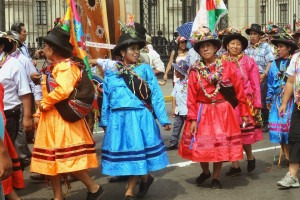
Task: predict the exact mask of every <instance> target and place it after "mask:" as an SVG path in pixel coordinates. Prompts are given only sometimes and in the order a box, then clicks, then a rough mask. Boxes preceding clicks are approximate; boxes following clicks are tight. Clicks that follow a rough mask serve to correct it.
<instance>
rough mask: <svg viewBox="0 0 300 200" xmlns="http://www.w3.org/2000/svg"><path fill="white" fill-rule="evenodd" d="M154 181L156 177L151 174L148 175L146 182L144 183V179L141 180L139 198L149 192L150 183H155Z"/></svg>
mask: <svg viewBox="0 0 300 200" xmlns="http://www.w3.org/2000/svg"><path fill="white" fill-rule="evenodd" d="M153 181H154V177H153V176H151V175H150V174H149V175H148V178H147V182H146V183H144V182H143V181H141V183H140V188H139V192H138V194H137V197H138V198H143V197H144V196H145V195H146V194H147V192H148V189H149V187H150V185H151V184H152V183H153Z"/></svg>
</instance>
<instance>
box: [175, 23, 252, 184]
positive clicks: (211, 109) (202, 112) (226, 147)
mask: <svg viewBox="0 0 300 200" xmlns="http://www.w3.org/2000/svg"><path fill="white" fill-rule="evenodd" d="M191 41H192V42H193V43H195V44H194V49H195V50H196V51H197V52H199V54H200V56H201V57H202V60H201V61H200V62H198V63H197V65H195V66H194V68H192V70H191V72H190V74H189V81H188V93H187V94H188V98H187V107H188V114H187V120H188V121H187V123H186V126H185V129H184V130H185V131H184V132H183V135H182V139H181V142H180V147H179V155H180V156H182V157H183V158H185V159H189V160H192V161H194V162H200V165H201V168H202V173H201V174H200V176H199V177H197V178H196V184H197V185H202V184H203V183H204V182H205V181H206V180H207V179H209V178H210V177H211V176H212V182H211V184H212V188H214V189H220V188H222V185H221V183H220V173H221V168H222V163H223V162H224V161H230V162H233V161H238V160H241V159H242V158H243V148H242V141H241V129H240V125H239V121H238V119H237V117H236V114H235V112H234V108H233V105H232V104H231V103H230V102H229V99H228V96H227V97H225V94H224V93H223V94H221V90H220V88H221V87H222V88H223V91H224V89H225V90H226V91H228V89H230V86H233V87H234V91H235V93H236V95H233V97H234V98H236V99H235V100H236V101H237V104H238V106H239V108H240V116H242V120H243V121H244V122H245V123H247V122H248V117H247V116H248V115H249V111H248V105H247V99H246V96H245V94H244V86H243V82H242V81H241V80H240V79H239V77H237V76H236V74H235V70H234V69H233V68H231V67H227V65H226V63H225V62H224V63H223V62H222V60H220V59H217V58H216V56H215V54H216V52H217V51H218V49H220V47H221V45H222V44H221V41H220V40H219V39H218V38H217V36H216V34H213V33H211V32H210V30H209V29H208V28H203V27H200V28H199V29H198V30H197V31H194V32H193V33H192V36H191ZM226 88H228V89H226ZM225 98H226V99H225ZM231 98H232V96H231ZM235 106H236V105H235ZM209 162H213V174H212V175H211V173H210V171H209Z"/></svg>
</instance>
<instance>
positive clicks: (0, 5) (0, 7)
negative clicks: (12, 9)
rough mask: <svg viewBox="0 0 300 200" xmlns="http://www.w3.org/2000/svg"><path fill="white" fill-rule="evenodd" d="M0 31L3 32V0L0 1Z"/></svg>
mask: <svg viewBox="0 0 300 200" xmlns="http://www.w3.org/2000/svg"><path fill="white" fill-rule="evenodd" d="M0 11H1V12H0V31H5V0H0Z"/></svg>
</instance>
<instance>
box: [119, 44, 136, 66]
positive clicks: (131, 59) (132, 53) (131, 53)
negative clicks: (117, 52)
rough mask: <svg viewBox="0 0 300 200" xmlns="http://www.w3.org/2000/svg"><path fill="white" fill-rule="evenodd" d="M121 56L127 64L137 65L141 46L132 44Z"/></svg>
mask: <svg viewBox="0 0 300 200" xmlns="http://www.w3.org/2000/svg"><path fill="white" fill-rule="evenodd" d="M121 55H122V57H123V58H124V62H125V63H126V64H132V63H136V62H137V61H138V59H139V57H140V46H139V45H138V44H132V45H130V46H129V47H127V49H126V50H122V51H121Z"/></svg>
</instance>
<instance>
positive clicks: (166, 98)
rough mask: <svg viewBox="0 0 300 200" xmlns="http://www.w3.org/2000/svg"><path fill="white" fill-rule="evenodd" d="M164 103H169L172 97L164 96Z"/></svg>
mask: <svg viewBox="0 0 300 200" xmlns="http://www.w3.org/2000/svg"><path fill="white" fill-rule="evenodd" d="M164 99H165V102H171V101H172V96H164Z"/></svg>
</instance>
